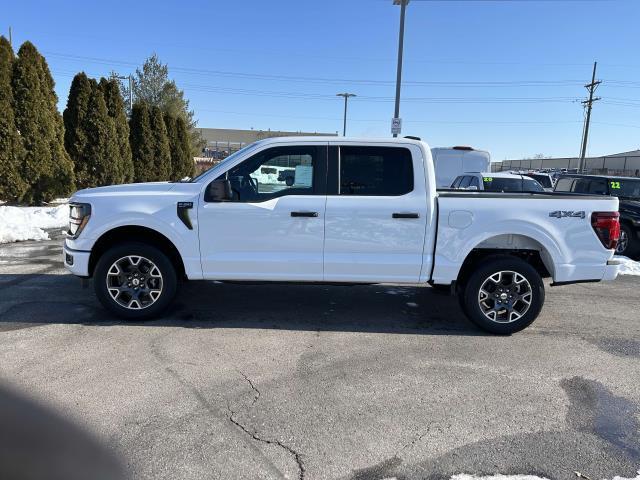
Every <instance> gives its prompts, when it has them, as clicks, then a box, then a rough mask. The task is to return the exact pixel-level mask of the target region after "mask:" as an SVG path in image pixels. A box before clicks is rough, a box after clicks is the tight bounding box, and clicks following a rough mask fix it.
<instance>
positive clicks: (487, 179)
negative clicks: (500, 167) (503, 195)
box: [482, 177, 493, 182]
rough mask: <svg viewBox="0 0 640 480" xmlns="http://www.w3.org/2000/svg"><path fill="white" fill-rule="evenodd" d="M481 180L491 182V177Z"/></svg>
mask: <svg viewBox="0 0 640 480" xmlns="http://www.w3.org/2000/svg"><path fill="white" fill-rule="evenodd" d="M482 180H484V181H485V182H493V177H483V178H482Z"/></svg>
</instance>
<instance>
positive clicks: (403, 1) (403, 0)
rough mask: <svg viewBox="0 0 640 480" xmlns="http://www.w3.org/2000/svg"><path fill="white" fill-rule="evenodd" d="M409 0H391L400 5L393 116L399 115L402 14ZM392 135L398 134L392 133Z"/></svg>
mask: <svg viewBox="0 0 640 480" xmlns="http://www.w3.org/2000/svg"><path fill="white" fill-rule="evenodd" d="M408 3H409V0H393V4H394V5H400V33H399V34H398V68H397V71H396V106H395V109H394V112H393V118H399V117H400V85H401V84H402V50H403V47H404V14H405V9H406V8H407V4H408ZM393 136H394V137H397V136H398V134H397V133H394V134H393Z"/></svg>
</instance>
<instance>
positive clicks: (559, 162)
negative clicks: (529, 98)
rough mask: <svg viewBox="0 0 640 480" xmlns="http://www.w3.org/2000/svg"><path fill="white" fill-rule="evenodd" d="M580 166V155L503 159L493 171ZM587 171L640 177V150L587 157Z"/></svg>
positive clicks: (566, 168) (573, 167) (572, 168)
mask: <svg viewBox="0 0 640 480" xmlns="http://www.w3.org/2000/svg"><path fill="white" fill-rule="evenodd" d="M579 166H580V159H579V158H578V157H566V158H526V159H522V160H503V161H502V162H494V163H493V164H492V168H493V171H496V172H502V171H506V170H540V169H553V170H569V171H571V170H575V171H577V169H578V168H579ZM585 170H586V173H591V174H603V175H621V176H628V177H640V150H633V151H630V152H622V153H616V154H613V155H605V156H603V157H588V158H585Z"/></svg>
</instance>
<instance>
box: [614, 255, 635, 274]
mask: <svg viewBox="0 0 640 480" xmlns="http://www.w3.org/2000/svg"><path fill="white" fill-rule="evenodd" d="M613 258H614V259H616V260H619V261H620V270H619V272H618V273H619V274H620V275H640V262H635V261H633V260H631V259H630V258H627V257H622V256H620V255H615V256H614V257H613Z"/></svg>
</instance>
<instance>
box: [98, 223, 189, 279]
mask: <svg viewBox="0 0 640 480" xmlns="http://www.w3.org/2000/svg"><path fill="white" fill-rule="evenodd" d="M132 241H133V242H141V243H146V244H148V245H151V246H152V247H155V248H157V249H159V250H160V251H162V252H163V253H164V254H166V255H167V257H168V258H169V260H170V261H171V263H172V264H173V266H174V267H175V269H176V273H177V274H178V277H179V278H185V277H186V273H185V266H184V262H183V260H182V256H181V255H180V252H179V251H178V249H177V248H176V246H175V245H174V244H173V242H172V241H171V240H169V239H168V238H167V237H166V236H165V235H163V234H162V233H160V232H158V231H157V230H154V229H152V228H149V227H143V226H140V225H126V226H120V227H115V228H113V229H111V230H108V231H106V232H104V233H103V234H102V235H101V236H100V237H99V238H98V240H97V241H96V242H95V243H94V245H93V248H92V249H91V255H90V256H89V276H90V277H91V276H93V272H94V270H95V268H96V264H97V263H98V260H99V259H100V257H101V256H102V255H103V254H104V252H106V251H107V250H108V249H109V248H111V247H113V246H114V245H117V244H119V243H123V242H132Z"/></svg>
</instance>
